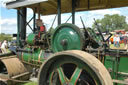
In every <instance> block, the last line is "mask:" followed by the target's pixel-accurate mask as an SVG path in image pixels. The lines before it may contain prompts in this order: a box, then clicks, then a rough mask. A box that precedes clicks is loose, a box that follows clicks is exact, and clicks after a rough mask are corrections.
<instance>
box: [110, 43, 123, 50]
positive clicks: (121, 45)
mask: <svg viewBox="0 0 128 85" xmlns="http://www.w3.org/2000/svg"><path fill="white" fill-rule="evenodd" d="M110 48H111V49H125V46H124V44H120V47H119V48H117V47H114V44H111V45H110Z"/></svg>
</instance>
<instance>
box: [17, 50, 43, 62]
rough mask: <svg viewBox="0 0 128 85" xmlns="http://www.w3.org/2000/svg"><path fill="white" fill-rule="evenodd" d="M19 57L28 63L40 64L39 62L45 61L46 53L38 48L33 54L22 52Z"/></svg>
mask: <svg viewBox="0 0 128 85" xmlns="http://www.w3.org/2000/svg"><path fill="white" fill-rule="evenodd" d="M25 50H28V51H30V50H31V49H30V48H25ZM18 57H19V58H20V59H21V60H22V61H23V62H26V63H32V64H38V62H43V61H44V60H45V56H44V51H43V50H41V49H40V48H36V49H35V50H34V52H33V53H26V52H21V53H19V54H18Z"/></svg>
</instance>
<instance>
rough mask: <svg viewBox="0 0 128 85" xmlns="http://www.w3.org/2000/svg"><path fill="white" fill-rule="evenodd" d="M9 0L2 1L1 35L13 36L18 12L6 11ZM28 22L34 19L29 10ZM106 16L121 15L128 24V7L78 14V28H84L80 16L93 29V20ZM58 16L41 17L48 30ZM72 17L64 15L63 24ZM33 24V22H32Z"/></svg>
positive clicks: (28, 31)
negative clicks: (6, 2) (6, 3)
mask: <svg viewBox="0 0 128 85" xmlns="http://www.w3.org/2000/svg"><path fill="white" fill-rule="evenodd" d="M5 1H7V0H0V33H6V34H13V33H16V32H17V11H16V10H14V9H10V10H8V9H6V7H5V5H4V3H3V2H5ZM27 10H28V12H27V17H28V18H27V20H29V19H30V18H31V17H32V13H33V12H32V10H31V9H27ZM105 14H110V15H112V14H119V15H124V16H126V22H127V23H128V7H122V8H115V9H104V10H95V11H86V12H85V11H84V12H77V13H76V22H75V24H76V25H77V26H78V27H80V28H81V27H82V24H81V20H80V16H82V18H83V20H84V22H85V26H86V27H91V26H92V24H93V22H94V21H93V18H95V19H101V18H103V16H104V15H105ZM55 16H56V15H50V16H43V17H41V18H42V19H43V21H44V23H45V24H46V27H47V29H49V28H50V26H51V24H52V22H53V19H54V17H55ZM70 16H71V13H67V14H63V15H62V23H65V22H66V21H67V19H68V18H69V17H70ZM69 23H71V19H70V20H69ZM31 24H32V22H31ZM56 26H57V21H56V22H55V24H54V26H53V27H54V28H55V27H56ZM30 32H31V30H30V29H29V28H27V33H30Z"/></svg>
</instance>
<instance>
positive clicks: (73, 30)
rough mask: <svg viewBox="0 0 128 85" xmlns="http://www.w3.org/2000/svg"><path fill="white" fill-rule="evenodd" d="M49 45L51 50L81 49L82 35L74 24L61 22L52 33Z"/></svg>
mask: <svg viewBox="0 0 128 85" xmlns="http://www.w3.org/2000/svg"><path fill="white" fill-rule="evenodd" d="M51 45H52V50H53V52H59V51H64V50H81V49H82V48H83V46H84V35H83V33H82V32H81V30H80V29H79V27H77V26H76V25H73V24H69V23H65V24H61V25H59V26H58V27H57V28H56V29H55V31H54V33H53V35H52V40H51Z"/></svg>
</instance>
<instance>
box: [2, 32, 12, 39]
mask: <svg viewBox="0 0 128 85" xmlns="http://www.w3.org/2000/svg"><path fill="white" fill-rule="evenodd" d="M4 40H7V41H11V40H12V36H11V35H10V34H5V33H1V34H0V41H4Z"/></svg>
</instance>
